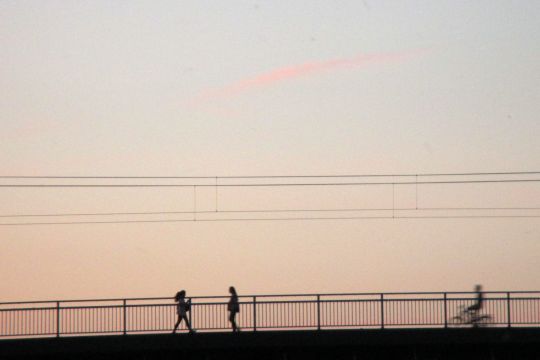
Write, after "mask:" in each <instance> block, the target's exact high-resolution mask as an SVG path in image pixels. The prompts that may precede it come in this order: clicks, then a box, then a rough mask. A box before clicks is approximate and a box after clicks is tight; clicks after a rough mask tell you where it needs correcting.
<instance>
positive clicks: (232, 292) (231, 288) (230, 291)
mask: <svg viewBox="0 0 540 360" xmlns="http://www.w3.org/2000/svg"><path fill="white" fill-rule="evenodd" d="M229 294H231V295H236V289H235V288H234V286H231V287H229Z"/></svg>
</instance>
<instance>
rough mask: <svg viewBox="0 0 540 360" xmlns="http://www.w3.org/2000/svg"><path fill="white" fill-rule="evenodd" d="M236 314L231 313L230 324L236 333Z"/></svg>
mask: <svg viewBox="0 0 540 360" xmlns="http://www.w3.org/2000/svg"><path fill="white" fill-rule="evenodd" d="M235 315H236V313H235V312H234V311H231V312H230V313H229V322H230V323H231V327H232V331H233V332H236V321H234V316H235Z"/></svg>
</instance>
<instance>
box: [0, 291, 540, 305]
mask: <svg viewBox="0 0 540 360" xmlns="http://www.w3.org/2000/svg"><path fill="white" fill-rule="evenodd" d="M482 293H483V294H485V295H490V294H491V295H496V294H505V295H506V294H510V295H512V294H515V295H518V294H540V290H536V291H535V290H524V291H482ZM445 294H446V295H475V294H476V292H474V291H420V292H366V293H319V294H314V293H307V294H250V295H239V296H238V297H239V298H253V297H256V298H279V297H315V298H316V297H338V296H380V295H383V296H398V295H401V296H415V295H440V296H444V295H445ZM188 298H190V299H193V300H197V299H201V300H202V299H225V298H229V296H228V295H213V296H188ZM158 300H168V301H169V300H170V301H173V297H171V296H168V297H138V298H135V297H134V298H108V299H65V300H33V301H10V302H0V306H2V305H25V304H57V303H82V302H86V303H88V302H96V303H97V302H124V301H126V302H127V301H130V302H133V301H158Z"/></svg>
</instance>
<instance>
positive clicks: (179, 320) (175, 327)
mask: <svg viewBox="0 0 540 360" xmlns="http://www.w3.org/2000/svg"><path fill="white" fill-rule="evenodd" d="M181 321H182V317H181V316H180V315H178V320H176V324H174V330H173V334H174V333H176V329H178V325H180V322H181Z"/></svg>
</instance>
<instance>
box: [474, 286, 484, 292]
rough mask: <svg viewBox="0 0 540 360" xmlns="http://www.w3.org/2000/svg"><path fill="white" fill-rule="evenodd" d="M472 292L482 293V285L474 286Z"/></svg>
mask: <svg viewBox="0 0 540 360" xmlns="http://www.w3.org/2000/svg"><path fill="white" fill-rule="evenodd" d="M474 291H476V292H480V291H482V285H476V286H475V287H474Z"/></svg>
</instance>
